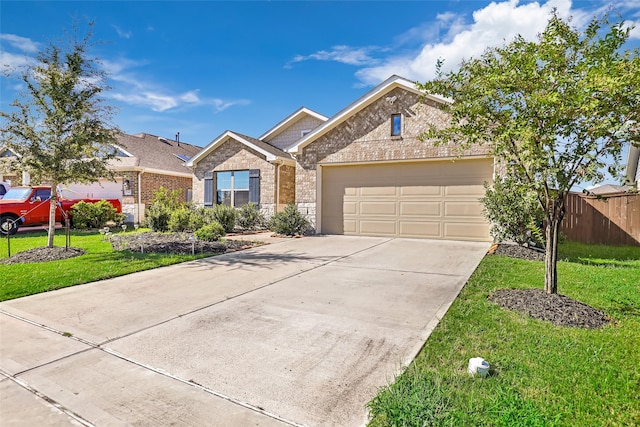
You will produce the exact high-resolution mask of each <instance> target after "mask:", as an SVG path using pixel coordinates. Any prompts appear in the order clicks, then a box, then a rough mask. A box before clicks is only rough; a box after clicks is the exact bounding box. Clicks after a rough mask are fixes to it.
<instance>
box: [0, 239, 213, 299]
mask: <svg viewBox="0 0 640 427" xmlns="http://www.w3.org/2000/svg"><path fill="white" fill-rule="evenodd" d="M58 233H59V235H56V237H55V240H54V245H55V246H62V247H64V246H65V236H64V232H58ZM127 234H130V233H127ZM10 244H11V254H12V255H13V254H16V253H18V252H20V251H24V250H28V249H33V248H36V247H39V246H46V245H47V234H46V232H44V231H37V232H29V233H24V234H22V233H21V234H18V235H15V236H11V241H10ZM71 246H72V247H75V248H80V249H84V250H85V251H86V254H84V255H82V256H79V257H75V258H69V259H65V260H60V261H50V262H38V263H32V264H9V265H2V264H0V301H4V300H8V299H12V298H18V297H22V296H26V295H32V294H37V293H40V292H46V291H51V290H54V289H60V288H65V287H67V286H73V285H78V284H81V283H88V282H93V281H96V280H101V279H107V278H110V277H116V276H122V275H125V274H129V273H134V272H136V271H142V270H149V269H152V268H156V267H161V266H165V265H171V264H176V263H179V262H183V261H188V260H192V259H197V258H202V257H205V256H210V255H211V254H209V255H206V254H196V255H195V256H191V255H169V254H157V253H146V252H145V253H143V254H142V253H140V252H133V251H114V250H113V249H112V248H111V243H109V242H108V241H105V240H104V239H103V236H101V235H100V234H99V233H98V232H81V231H74V232H72V233H71ZM4 258H7V239H6V237H2V238H0V260H1V259H4Z"/></svg>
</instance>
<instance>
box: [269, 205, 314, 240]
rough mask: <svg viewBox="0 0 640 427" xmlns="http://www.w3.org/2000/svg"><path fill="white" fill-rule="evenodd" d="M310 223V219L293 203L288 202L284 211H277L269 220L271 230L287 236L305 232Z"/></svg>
mask: <svg viewBox="0 0 640 427" xmlns="http://www.w3.org/2000/svg"><path fill="white" fill-rule="evenodd" d="M309 225H310V224H309V221H308V220H307V219H306V218H305V217H304V216H303V215H302V214H301V213H300V211H299V210H298V208H297V207H296V205H294V204H293V203H291V204H288V205H287V207H286V208H284V211H282V212H278V213H276V214H275V215H274V216H272V217H271V220H270V221H269V228H270V229H271V231H273V232H275V233H278V234H284V235H287V236H295V235H296V234H303V233H304V232H305V231H307V230H308V229H309Z"/></svg>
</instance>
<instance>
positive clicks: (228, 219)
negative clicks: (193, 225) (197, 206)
mask: <svg viewBox="0 0 640 427" xmlns="http://www.w3.org/2000/svg"><path fill="white" fill-rule="evenodd" d="M205 209H206V210H208V211H209V212H207V213H206V215H205V223H207V224H208V223H210V222H211V220H213V221H214V222H217V223H218V224H220V225H221V226H222V228H224V231H225V233H231V232H232V231H233V229H234V228H235V226H236V210H235V208H234V207H233V206H227V205H215V206H213V207H211V208H205ZM207 219H209V221H207Z"/></svg>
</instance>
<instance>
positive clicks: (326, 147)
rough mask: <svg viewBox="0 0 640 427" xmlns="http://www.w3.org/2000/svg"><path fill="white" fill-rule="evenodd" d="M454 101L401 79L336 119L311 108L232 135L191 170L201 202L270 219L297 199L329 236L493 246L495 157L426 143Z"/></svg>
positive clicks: (224, 136)
mask: <svg viewBox="0 0 640 427" xmlns="http://www.w3.org/2000/svg"><path fill="white" fill-rule="evenodd" d="M444 102H446V101H445V100H443V99H441V98H439V97H435V96H430V95H425V94H424V93H423V92H421V91H420V90H418V89H417V88H416V87H415V85H414V83H412V82H411V81H409V80H406V79H404V78H402V77H398V76H392V77H390V78H389V79H387V80H385V81H384V82H382V83H381V84H380V85H378V86H377V87H375V88H374V89H372V90H371V91H369V92H368V93H366V94H365V95H364V96H362V97H360V98H359V99H357V100H356V101H355V102H353V103H352V104H350V105H349V106H347V107H346V108H345V109H343V110H342V111H340V112H339V113H337V114H336V115H334V116H333V117H331V118H329V119H328V120H327V119H326V118H325V117H324V116H321V115H319V114H317V113H314V112H312V111H311V110H308V109H306V108H302V109H300V110H298V111H297V112H295V113H294V114H292V115H291V116H289V117H288V118H286V119H285V120H283V121H282V122H280V123H279V124H278V125H276V126H275V127H274V128H272V129H271V130H269V131H268V132H266V133H265V134H264V135H262V136H261V137H260V138H257V139H253V138H250V137H246V136H243V135H241V134H238V133H235V132H231V131H227V132H225V133H223V134H222V135H221V136H219V137H218V138H216V139H215V140H214V141H212V142H211V143H210V144H209V145H207V146H206V147H205V148H204V149H203V150H202V151H201V152H200V153H198V154H197V155H195V156H194V157H193V158H192V159H191V160H190V161H189V162H187V166H189V167H191V168H192V169H193V191H194V193H193V200H194V202H195V203H197V204H201V205H210V204H214V203H228V204H234V205H235V206H239V205H240V204H241V203H243V202H245V200H248V201H254V202H259V206H260V208H261V209H262V210H263V211H264V212H265V213H267V214H269V213H272V212H274V211H278V210H280V209H281V207H282V205H283V204H285V203H288V202H294V201H295V203H296V204H297V206H298V209H299V210H300V211H301V212H302V213H303V214H305V215H306V216H307V217H308V218H309V219H310V220H311V221H312V223H313V224H314V226H315V229H316V232H318V233H325V234H349V235H371V236H401V237H422V238H435V239H454V240H480V241H490V240H491V237H490V235H489V224H488V223H487V221H486V220H485V218H484V216H483V215H482V204H481V203H480V201H479V198H480V197H482V196H483V195H484V187H483V183H484V182H485V181H488V182H491V181H492V179H493V173H494V159H493V158H492V157H491V156H489V155H488V154H487V150H486V148H484V147H472V148H470V149H467V150H465V151H463V152H462V153H460V152H459V151H458V150H457V148H456V147H454V146H452V145H439V146H435V145H434V144H433V141H420V140H419V139H418V136H419V135H420V134H422V133H423V132H424V131H425V130H427V128H428V127H429V126H430V125H432V124H433V125H436V126H438V125H441V124H442V125H443V124H444V123H446V122H447V120H448V116H447V114H446V113H444V112H443V111H442V109H441V108H440V106H441V105H443V103H444ZM292 183H295V191H292V190H291V187H292ZM256 188H257V189H258V190H255V189H256ZM252 189H254V190H252ZM256 191H257V193H256ZM234 195H235V197H234Z"/></svg>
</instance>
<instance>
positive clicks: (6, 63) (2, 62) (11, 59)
mask: <svg viewBox="0 0 640 427" xmlns="http://www.w3.org/2000/svg"><path fill="white" fill-rule="evenodd" d="M32 61H33V59H32V58H29V57H28V56H25V55H16V54H14V53H9V52H6V51H0V67H2V71H5V70H8V71H9V72H13V71H16V70H17V69H20V68H22V67H25V66H27V65H29V64H30V63H31V62H32Z"/></svg>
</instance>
